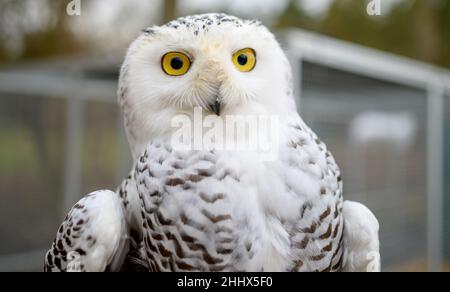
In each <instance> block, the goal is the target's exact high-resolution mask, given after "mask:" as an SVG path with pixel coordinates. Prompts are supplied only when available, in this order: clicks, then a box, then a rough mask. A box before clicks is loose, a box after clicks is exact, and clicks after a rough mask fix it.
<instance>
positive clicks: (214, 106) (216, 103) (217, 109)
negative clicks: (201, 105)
mask: <svg viewBox="0 0 450 292" xmlns="http://www.w3.org/2000/svg"><path fill="white" fill-rule="evenodd" d="M210 106H211V110H212V111H213V112H214V113H215V114H216V115H218V116H220V107H221V103H220V99H219V98H218V97H217V98H216V99H215V100H214V103H213V104H211V105H210Z"/></svg>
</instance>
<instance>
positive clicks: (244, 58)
mask: <svg viewBox="0 0 450 292" xmlns="http://www.w3.org/2000/svg"><path fill="white" fill-rule="evenodd" d="M233 64H234V66H236V68H237V69H238V70H239V71H241V72H250V71H252V70H253V68H255V65H256V53H255V51H254V50H253V49H243V50H240V51H238V52H236V53H235V54H234V55H233Z"/></svg>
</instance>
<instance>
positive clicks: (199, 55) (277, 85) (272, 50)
mask: <svg viewBox="0 0 450 292" xmlns="http://www.w3.org/2000/svg"><path fill="white" fill-rule="evenodd" d="M290 76H291V70H290V66H289V63H288V61H287V58H286V56H285V54H284V53H283V51H282V50H281V48H280V46H279V44H278V42H277V41H276V40H275V37H274V36H273V34H272V33H270V32H269V31H268V29H267V28H266V27H264V26H263V25H261V24H260V23H259V22H257V21H247V20H241V19H238V18H236V17H233V16H228V15H225V14H206V15H196V16H188V17H183V18H180V19H178V20H175V21H172V22H170V23H168V24H166V25H164V26H161V27H151V28H148V29H146V30H145V31H144V33H143V34H142V35H141V36H140V37H139V38H138V39H137V40H136V41H135V42H134V43H133V44H132V45H131V47H130V49H129V51H128V54H127V56H126V60H125V63H124V65H123V68H122V72H121V80H120V89H119V100H120V101H121V105H122V110H123V112H124V115H125V124H126V127H127V131H128V132H129V139H131V140H133V139H135V140H143V141H145V140H146V141H148V139H151V138H158V137H159V136H161V135H164V134H167V129H168V128H170V120H171V118H172V117H174V116H175V115H177V114H188V115H189V114H190V113H192V112H193V109H194V108H195V107H201V108H202V109H203V111H204V113H205V114H206V115H207V114H212V115H218V116H226V115H234V114H236V115H237V114H239V115H246V114H252V115H255V114H279V115H284V114H286V112H287V111H288V110H292V109H295V106H294V105H293V100H292V90H291V88H292V87H291V85H290Z"/></svg>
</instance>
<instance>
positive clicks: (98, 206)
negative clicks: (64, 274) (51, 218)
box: [44, 190, 128, 272]
mask: <svg viewBox="0 0 450 292" xmlns="http://www.w3.org/2000/svg"><path fill="white" fill-rule="evenodd" d="M127 229H128V228H127V224H126V218H125V211H124V207H123V202H122V200H121V199H120V197H119V196H117V195H116V193H114V192H112V191H106V190H105V191H97V192H93V193H91V194H89V195H87V196H85V197H84V198H83V199H81V200H80V201H79V202H78V203H77V204H76V205H75V206H74V207H73V208H72V210H71V211H70V212H69V214H68V215H67V217H66V219H65V220H64V222H63V223H62V225H61V227H60V228H59V230H58V233H57V235H56V238H55V241H54V242H53V245H52V247H51V249H50V250H49V251H48V252H47V255H46V258H45V268H44V269H45V271H47V272H57V271H68V272H78V271H80V272H81V271H88V272H89V271H105V270H107V269H108V270H119V269H120V266H121V264H122V262H123V261H124V259H125V257H126V255H127V252H128V235H127V233H128V230H127Z"/></svg>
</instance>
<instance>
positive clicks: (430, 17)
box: [277, 0, 450, 68]
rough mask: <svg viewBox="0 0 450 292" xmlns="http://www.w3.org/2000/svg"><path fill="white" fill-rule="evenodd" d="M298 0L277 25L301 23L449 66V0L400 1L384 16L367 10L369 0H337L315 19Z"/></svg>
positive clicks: (329, 33)
mask: <svg viewBox="0 0 450 292" xmlns="http://www.w3.org/2000/svg"><path fill="white" fill-rule="evenodd" d="M297 3H298V1H297V0H290V1H289V4H288V5H287V6H286V9H285V11H284V12H283V13H282V14H281V15H280V17H279V19H278V21H277V27H280V28H285V27H300V28H303V29H307V30H312V31H316V32H319V33H323V34H326V35H329V36H332V37H335V38H339V39H343V40H346V41H350V42H355V43H358V44H361V45H364V46H369V47H372V48H376V49H380V50H384V51H388V52H392V53H394V54H400V55H404V56H407V57H410V58H415V59H418V60H421V61H425V62H431V63H434V64H436V65H440V66H443V67H448V68H450V0H426V1H425V0H404V1H398V2H397V3H395V4H393V7H392V8H391V9H390V11H388V10H387V9H386V8H384V9H383V15H381V16H369V15H368V14H367V13H366V5H367V3H368V0H367V1H354V0H335V1H334V2H333V3H332V5H331V7H330V9H329V11H328V13H327V15H326V17H324V18H315V19H314V18H312V17H311V16H309V15H308V14H307V13H305V12H304V11H302V10H301V9H300V8H299V6H298V5H297ZM382 7H384V6H382Z"/></svg>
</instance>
